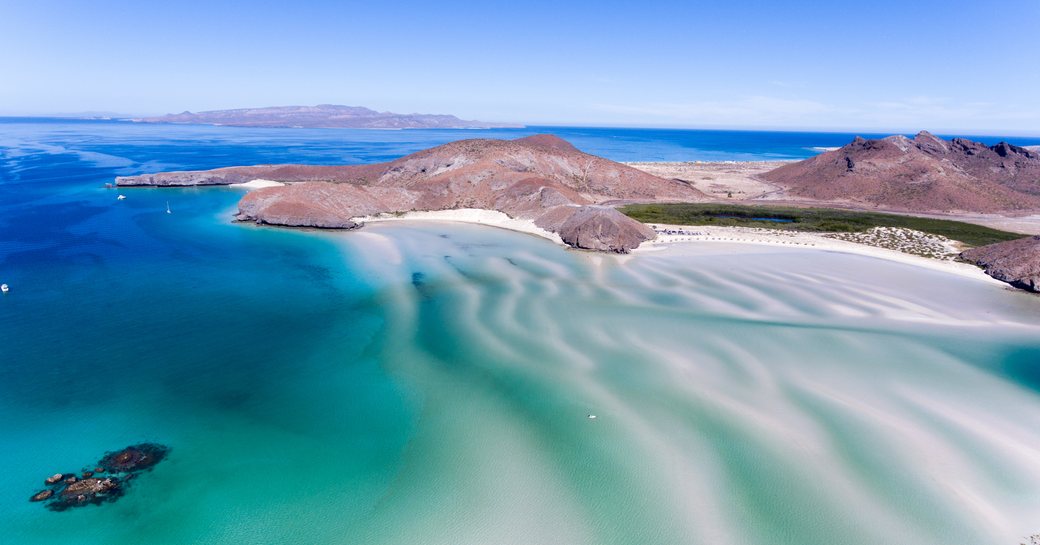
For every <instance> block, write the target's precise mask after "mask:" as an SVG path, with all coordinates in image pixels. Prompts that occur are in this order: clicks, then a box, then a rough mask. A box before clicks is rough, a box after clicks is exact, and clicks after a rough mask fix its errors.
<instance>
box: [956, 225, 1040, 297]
mask: <svg viewBox="0 0 1040 545" xmlns="http://www.w3.org/2000/svg"><path fill="white" fill-rule="evenodd" d="M961 257H962V258H964V259H966V260H968V261H971V262H972V263H975V264H977V265H978V266H980V267H982V268H983V269H985V271H986V274H988V275H990V276H992V277H993V278H996V279H997V280H1000V281H1002V282H1007V283H1008V284H1011V285H1012V286H1015V287H1017V288H1022V289H1024V290H1030V291H1040V236H1035V237H1027V238H1021V239H1018V240H1009V241H1007V242H998V243H997V244H990V245H988V246H980V247H978V248H972V249H970V250H967V251H965V252H964V253H962V254H961Z"/></svg>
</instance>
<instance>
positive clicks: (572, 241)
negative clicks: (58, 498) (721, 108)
mask: <svg viewBox="0 0 1040 545" xmlns="http://www.w3.org/2000/svg"><path fill="white" fill-rule="evenodd" d="M254 179H265V180H274V181H280V182H287V183H288V185H285V186H282V187H268V188H264V189H259V190H256V191H252V192H250V193H248V194H247V195H246V196H245V197H243V198H242V200H241V201H240V202H239V211H238V219H240V220H242V221H255V222H257V223H263V224H272V225H286V226H306V227H321V228H355V227H359V226H360V225H359V222H358V221H356V219H357V218H359V217H363V216H369V215H374V214H378V213H383V212H390V213H393V212H405V211H410V210H448V209H455V208H484V209H489V210H498V211H501V212H504V213H506V214H508V215H509V216H511V217H515V218H523V219H530V220H532V221H534V222H535V224H536V225H538V226H539V227H542V228H543V229H546V230H548V231H551V232H555V233H558V234H559V235H560V237H561V238H562V239H563V240H564V242H566V243H567V244H569V245H571V246H573V247H576V248H586V249H592V250H601V251H612V252H627V251H629V250H631V249H632V248H635V247H637V246H638V245H639V244H640V243H641V242H643V241H644V240H649V239H652V238H653V237H654V233H653V231H652V230H651V229H648V228H647V227H646V226H645V225H643V224H641V223H639V222H637V221H635V220H632V219H630V218H628V217H626V216H624V215H623V214H621V213H620V212H618V211H616V210H615V209H613V208H611V207H609V206H602V203H604V202H607V201H612V200H640V201H653V200H683V201H691V200H692V201H697V200H704V199H705V197H706V196H705V195H704V194H703V193H701V192H699V191H697V190H696V189H694V188H692V187H690V186H689V185H688V184H686V183H683V182H680V181H676V180H665V179H662V178H658V177H656V176H652V175H650V174H647V173H645V172H642V171H639V170H636V169H633V168H630V167H627V166H625V165H622V164H620V163H616V162H614V161H610V160H607V159H603V158H601V157H596V156H593V155H589V154H586V153H583V152H581V151H579V150H577V149H576V148H574V146H572V145H570V144H569V143H568V142H566V141H564V140H562V139H560V138H557V137H555V136H551V135H536V136H531V137H527V138H521V139H517V140H489V139H475V140H460V141H457V142H451V143H449V144H445V145H442V146H437V147H435V148H430V149H428V150H424V151H420V152H418V153H414V154H411V155H408V156H405V157H402V158H400V159H397V160H395V161H391V162H388V163H378V164H371V165H347V166H310V165H260V166H249V167H229V168H220V169H215V170H208V171H188V172H165V173H159V174H145V175H140V176H128V177H120V178H117V179H116V183H117V185H120V186H140V185H145V186H193V185H221V184H232V183H241V182H247V181H250V180H254Z"/></svg>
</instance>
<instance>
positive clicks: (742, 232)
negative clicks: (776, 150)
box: [632, 224, 1007, 287]
mask: <svg viewBox="0 0 1040 545" xmlns="http://www.w3.org/2000/svg"><path fill="white" fill-rule="evenodd" d="M658 227H660V228H663V229H668V230H676V231H679V230H681V231H686V232H688V233H690V234H686V235H667V234H658V235H657V238H656V239H654V240H651V241H648V242H644V243H643V244H642V245H640V247H639V248H636V249H635V250H633V252H632V253H633V254H639V253H649V252H657V251H666V250H668V249H669V247H670V246H671V245H678V244H691V243H709V244H710V243H720V242H721V243H727V244H751V245H766V246H772V247H785V248H792V249H809V250H819V251H823V252H838V253H846V254H856V255H862V256H866V257H872V258H875V259H884V260H887V261H894V262H898V263H903V264H905V265H914V266H918V267H923V268H926V269H931V270H935V271H941V272H946V273H950V274H955V275H958V276H962V277H965V278H972V279H975V280H980V281H983V282H986V283H988V284H992V285H994V286H1002V287H1006V286H1007V284H1005V283H1004V282H1001V281H999V280H996V279H994V278H992V277H990V276H988V275H987V274H986V273H985V272H983V271H982V269H980V268H978V267H976V266H974V265H970V264H968V263H962V262H957V261H948V260H940V259H934V258H928V257H921V256H917V255H913V254H908V253H905V252H899V251H896V250H889V249H887V248H879V247H877V246H871V245H868V244H859V243H856V242H849V241H845V240H840V239H835V238H829V237H825V236H823V235H818V234H815V233H806V232H792V231H779V230H770V229H753V228H748V227H712V226H703V225H695V226H690V225H664V224H661V225H658Z"/></svg>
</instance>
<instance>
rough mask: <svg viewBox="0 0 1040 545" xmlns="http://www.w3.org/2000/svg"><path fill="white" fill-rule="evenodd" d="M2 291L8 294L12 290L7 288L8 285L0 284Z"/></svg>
mask: <svg viewBox="0 0 1040 545" xmlns="http://www.w3.org/2000/svg"><path fill="white" fill-rule="evenodd" d="M0 291H2V292H4V293H7V292H9V291H11V288H9V287H7V284H0Z"/></svg>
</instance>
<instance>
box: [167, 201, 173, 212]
mask: <svg viewBox="0 0 1040 545" xmlns="http://www.w3.org/2000/svg"><path fill="white" fill-rule="evenodd" d="M166 213H167V214H172V213H173V210H170V201H166Z"/></svg>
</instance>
